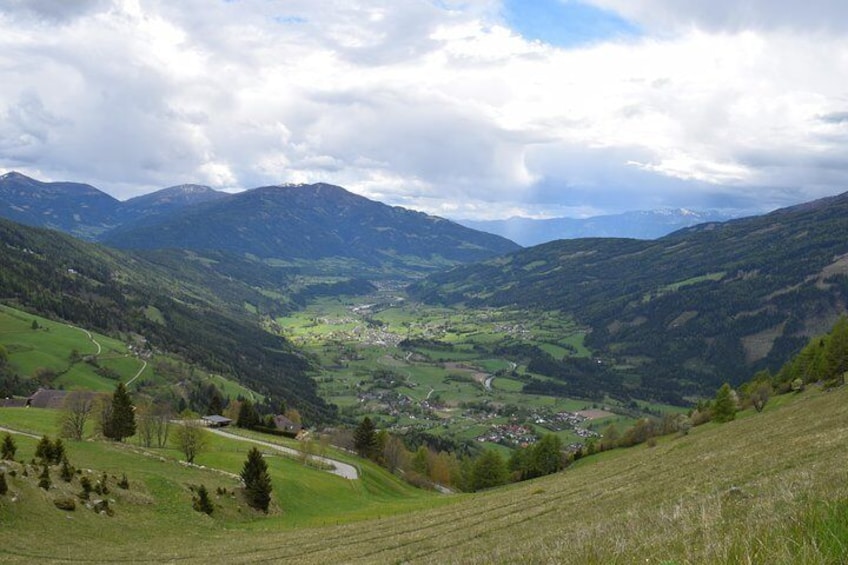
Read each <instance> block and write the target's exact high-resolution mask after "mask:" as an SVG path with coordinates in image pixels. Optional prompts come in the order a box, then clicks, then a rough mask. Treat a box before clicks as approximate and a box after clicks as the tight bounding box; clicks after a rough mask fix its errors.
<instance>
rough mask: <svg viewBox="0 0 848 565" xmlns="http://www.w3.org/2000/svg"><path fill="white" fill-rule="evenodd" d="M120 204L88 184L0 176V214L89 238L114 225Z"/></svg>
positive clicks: (30, 223) (21, 221)
mask: <svg viewBox="0 0 848 565" xmlns="http://www.w3.org/2000/svg"><path fill="white" fill-rule="evenodd" d="M120 205H121V203H120V202H119V201H118V200H116V199H114V198H112V197H111V196H109V195H108V194H106V193H105V192H101V191H100V190H97V189H96V188H94V187H93V186H91V185H88V184H81V183H76V182H41V181H38V180H35V179H32V178H30V177H28V176H26V175H22V174H21V173H18V172H15V171H12V172H9V173H6V174H4V175H3V176H0V216H2V217H5V218H8V219H10V220H12V221H15V222H19V223H21V224H26V225H29V226H37V227H46V228H51V229H55V230H59V231H64V232H67V233H70V234H72V235H75V236H77V237H82V238H85V239H92V238H94V237H95V236H97V235H98V234H101V233H103V232H105V231H106V230H108V229H110V228H111V227H113V226H114V225H115V222H116V219H115V215H116V214H117V212H118V209H119V208H120Z"/></svg>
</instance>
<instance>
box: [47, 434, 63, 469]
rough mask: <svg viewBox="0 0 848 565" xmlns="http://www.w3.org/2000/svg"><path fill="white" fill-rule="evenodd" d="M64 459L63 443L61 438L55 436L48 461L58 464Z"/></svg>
mask: <svg viewBox="0 0 848 565" xmlns="http://www.w3.org/2000/svg"><path fill="white" fill-rule="evenodd" d="M63 459H65V444H64V443H62V439H61V438H58V437H57V438H56V441H54V442H53V445H52V447H51V450H50V461H51V462H52V463H55V464H56V465H58V464H59V463H61V462H62V460H63Z"/></svg>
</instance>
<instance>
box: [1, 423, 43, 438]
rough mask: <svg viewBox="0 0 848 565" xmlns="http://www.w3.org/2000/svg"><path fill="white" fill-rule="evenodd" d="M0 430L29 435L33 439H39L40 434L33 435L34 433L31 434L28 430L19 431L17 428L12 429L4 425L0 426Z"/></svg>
mask: <svg viewBox="0 0 848 565" xmlns="http://www.w3.org/2000/svg"><path fill="white" fill-rule="evenodd" d="M0 432H7V433H10V434H17V435H19V436H26V437H31V438H33V439H41V436H37V435H35V434H31V433H29V432H22V431H19V430H13V429H11V428H5V427H3V426H0Z"/></svg>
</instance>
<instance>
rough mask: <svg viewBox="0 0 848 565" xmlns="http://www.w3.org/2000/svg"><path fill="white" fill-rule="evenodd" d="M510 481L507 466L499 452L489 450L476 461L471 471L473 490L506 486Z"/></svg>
mask: <svg viewBox="0 0 848 565" xmlns="http://www.w3.org/2000/svg"><path fill="white" fill-rule="evenodd" d="M508 479H509V475H508V473H507V469H506V464H505V463H504V460H503V458H502V457H501V456H500V454H499V453H498V452H497V451H494V450H491V449H487V450H486V451H484V452H483V454H482V455H480V457H478V458H477V459H476V460H475V461H474V465H473V467H472V470H471V489H472V490H475V491H477V490H483V489H487V488H492V487H496V486H500V485H503V484H506V482H507V480H508Z"/></svg>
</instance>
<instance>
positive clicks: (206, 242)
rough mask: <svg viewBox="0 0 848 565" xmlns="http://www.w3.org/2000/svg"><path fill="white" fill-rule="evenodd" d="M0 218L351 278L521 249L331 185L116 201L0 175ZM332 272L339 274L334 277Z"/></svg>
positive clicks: (130, 244)
mask: <svg viewBox="0 0 848 565" xmlns="http://www.w3.org/2000/svg"><path fill="white" fill-rule="evenodd" d="M0 217H6V218H8V219H10V220H13V221H16V222H20V223H23V224H26V225H31V226H36V227H46V228H51V229H56V230H60V231H64V232H66V233H69V234H71V235H74V236H77V237H80V238H83V239H88V240H90V241H98V242H102V243H105V244H107V245H110V246H112V247H118V248H123V249H146V250H150V249H183V250H195V251H204V252H205V251H214V252H227V253H232V254H235V255H238V256H245V255H247V256H252V257H255V258H258V259H259V260H277V264H279V261H280V260H284V261H285V260H289V261H290V260H308V261H316V260H326V261H329V262H334V265H333V266H332V268H333V269H335V270H336V271H338V270H339V269H340V268H343V267H344V266H346V267H344V268H346V270H347V271H348V272H370V273H372V274H374V273H381V272H385V271H386V270H389V271H393V272H403V273H407V274H408V273H413V274H414V273H416V272H421V271H432V270H434V269H438V268H444V267H449V266H452V265H456V264H459V263H465V262H469V261H476V260H481V259H485V258H487V257H492V256H495V255H500V254H503V253H507V252H510V251H515V250H517V249H519V246H518V245H517V244H515V243H513V242H512V241H509V240H507V239H505V238H503V237H500V236H496V235H492V234H488V233H483V232H479V231H476V230H473V229H470V228H467V227H464V226H461V225H459V224H457V223H454V222H451V221H449V220H445V219H443V218H439V217H435V216H430V215H427V214H424V213H421V212H414V211H411V210H407V209H404V208H401V207H392V206H387V205H385V204H382V203H380V202H375V201H372V200H369V199H367V198H364V197H362V196H358V195H355V194H353V193H351V192H349V191H347V190H345V189H343V188H341V187H338V186H333V185H329V184H314V185H286V186H265V187H259V188H255V189H251V190H246V191H244V192H241V193H238V194H225V193H221V192H217V191H214V190H212V189H211V188H209V187H205V186H198V185H181V186H175V187H171V188H166V189H163V190H160V191H157V192H154V193H151V194H147V195H144V196H139V197H136V198H133V199H130V200H127V201H126V202H119V201H118V200H115V199H114V198H112V197H111V196H109V195H107V194H105V193H103V192H101V191H99V190H98V189H96V188H94V187H92V186H90V185H83V184H77V183H45V182H41V181H37V180H35V179H31V178H29V177H26V176H24V175H22V174H20V173H15V172H12V173H7V174H5V175H3V176H2V177H0ZM335 274H338V273H335Z"/></svg>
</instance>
